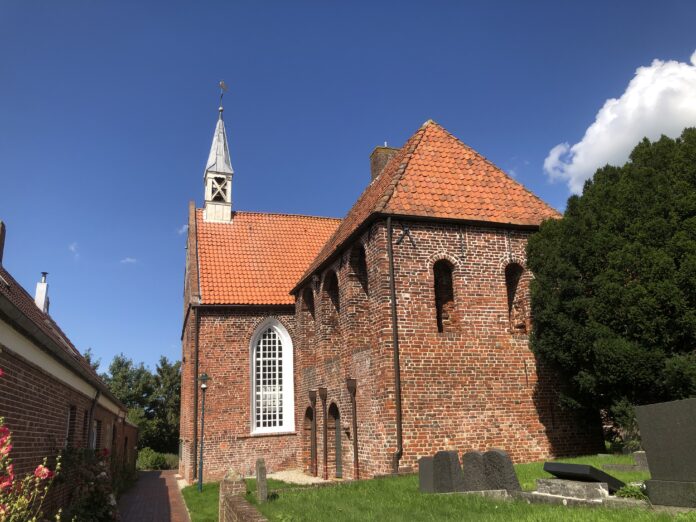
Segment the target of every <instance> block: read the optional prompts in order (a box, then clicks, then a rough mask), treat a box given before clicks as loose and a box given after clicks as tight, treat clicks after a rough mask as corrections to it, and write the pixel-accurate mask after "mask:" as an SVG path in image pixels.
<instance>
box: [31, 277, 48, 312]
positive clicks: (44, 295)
mask: <svg viewBox="0 0 696 522" xmlns="http://www.w3.org/2000/svg"><path fill="white" fill-rule="evenodd" d="M47 275H48V272H41V282H39V283H36V297H35V298H34V302H35V303H36V306H38V307H39V309H40V310H41V311H42V312H43V313H45V314H47V313H48V305H49V301H48V283H47V282H46V276H47Z"/></svg>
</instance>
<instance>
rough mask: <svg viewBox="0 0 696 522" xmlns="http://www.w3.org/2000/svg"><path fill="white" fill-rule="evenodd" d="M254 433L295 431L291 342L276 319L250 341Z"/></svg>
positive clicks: (262, 325)
mask: <svg viewBox="0 0 696 522" xmlns="http://www.w3.org/2000/svg"><path fill="white" fill-rule="evenodd" d="M251 370H252V386H251V389H252V397H251V403H252V413H253V415H252V417H253V419H252V421H253V424H252V431H253V432H254V433H270V432H279V431H292V430H294V429H295V416H294V407H293V402H294V397H293V389H294V386H293V370H292V340H291V339H290V335H289V334H288V332H287V330H286V329H285V327H284V326H283V325H282V324H280V322H279V321H278V320H276V319H267V320H266V321H264V322H263V323H262V324H261V325H260V326H259V327H258V328H257V329H256V332H255V333H254V335H253V336H252V339H251Z"/></svg>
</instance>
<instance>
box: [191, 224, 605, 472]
mask: <svg viewBox="0 0 696 522" xmlns="http://www.w3.org/2000/svg"><path fill="white" fill-rule="evenodd" d="M408 226H409V228H410V235H411V238H412V239H413V241H414V243H415V246H414V245H413V244H412V243H411V241H410V240H409V239H408V238H406V237H404V238H403V240H402V241H401V242H400V243H399V244H397V240H398V239H399V238H400V236H401V234H402V232H403V223H400V222H396V223H395V230H394V245H393V248H394V265H395V283H396V290H397V305H398V325H399V342H400V354H401V364H400V367H401V377H402V403H403V406H402V411H403V442H404V455H403V459H402V461H401V466H402V468H407V467H415V466H416V464H417V460H418V458H419V457H421V456H425V455H432V454H433V453H434V452H435V451H438V450H440V449H458V450H460V451H468V450H486V449H490V448H493V447H497V448H502V449H504V450H506V451H508V452H509V453H510V455H511V456H512V458H513V460H515V461H516V462H522V461H530V460H536V459H543V458H546V457H549V456H553V455H568V454H581V453H591V452H596V451H599V450H601V436H600V432H599V430H598V425H595V424H590V425H588V424H585V423H584V422H583V421H582V420H581V419H577V418H574V417H573V416H572V415H571V414H569V413H567V412H562V411H560V410H559V408H558V406H557V395H558V390H559V388H560V386H561V385H562V384H561V383H560V382H558V379H557V378H556V376H555V375H554V373H553V372H551V371H549V370H548V369H545V368H544V367H543V366H541V365H539V364H538V363H537V361H536V360H535V357H534V355H533V354H532V352H531V351H530V349H529V343H528V332H529V325H530V321H531V318H530V317H529V282H530V280H531V278H532V275H531V274H530V273H529V272H528V271H524V273H523V274H522V276H521V278H520V280H519V284H518V288H517V294H516V296H515V307H514V316H513V317H512V320H511V317H510V307H509V302H508V289H507V286H506V278H505V268H506V266H507V265H508V264H509V263H511V262H515V263H518V264H520V265H521V266H522V267H523V268H524V266H525V248H526V242H527V238H528V237H529V234H530V232H528V231H519V230H505V229H501V228H485V227H475V226H464V225H462V226H459V225H449V224H431V223H417V222H410V223H408ZM358 245H362V246H363V247H364V250H365V261H366V265H367V274H364V273H361V270H360V268H359V263H358V262H357V260H358V258H359V256H358V255H357V249H356V248H353V247H357V246H358ZM440 259H446V260H447V261H448V262H449V263H450V264H451V265H452V267H453V272H452V284H453V291H454V302H453V303H452V304H450V305H448V310H447V311H448V320H447V321H446V323H445V328H444V332H442V333H440V332H438V328H437V321H436V307H435V281H434V275H433V265H434V263H435V262H437V261H438V260H440ZM329 271H333V272H334V273H335V274H336V276H337V279H338V289H339V292H338V293H339V306H338V309H339V311H338V312H336V310H335V306H334V303H332V301H331V296H330V292H329V291H327V288H326V285H325V282H326V281H327V278H326V276H327V274H328V273H329ZM192 286H193V285H192V284H189V285H188V287H189V288H191V287H192ZM308 292H309V293H311V295H312V296H313V301H314V303H313V305H314V306H313V313H312V310H311V308H312V307H311V306H308V305H306V304H305V301H306V296H307V295H308ZM200 310H201V325H200V340H199V361H200V368H199V373H203V372H206V373H208V375H210V376H211V378H212V381H211V384H210V387H209V388H208V390H209V391H208V392H207V393H208V396H207V402H206V430H205V431H206V440H205V448H206V449H205V454H204V459H205V470H206V471H205V474H204V475H205V478H206V479H207V480H208V479H214V478H220V477H221V476H222V475H224V473H225V472H226V471H227V470H228V469H229V468H230V467H232V468H235V469H237V470H239V471H240V472H242V473H251V472H252V471H253V468H254V463H255V461H256V458H257V457H261V456H263V457H264V458H266V465H267V467H268V469H269V471H275V470H279V469H282V468H288V467H301V468H303V469H306V470H308V469H310V463H309V451H310V433H311V431H310V430H309V425H310V423H309V422H306V421H305V412H306V410H307V408H308V407H310V400H309V391H310V390H317V389H318V388H320V387H326V388H327V399H326V409H327V410H328V409H329V407H330V405H331V404H332V403H334V404H336V406H337V407H338V410H339V415H340V432H341V454H342V467H343V477H344V478H353V477H354V470H353V441H354V438H355V436H356V434H355V433H353V429H352V420H353V418H352V408H351V401H350V395H349V392H348V389H347V386H346V379H347V378H349V377H351V378H355V379H356V380H357V394H356V402H357V421H358V433H357V437H358V460H359V465H360V476H361V477H363V478H364V477H369V476H374V475H378V474H384V473H389V472H390V471H391V469H392V466H391V463H392V455H393V453H394V452H395V451H396V435H395V434H396V404H395V390H394V370H393V348H392V322H391V309H390V292H389V263H388V258H387V232H386V225H385V223H384V222H377V223H375V224H373V225H372V226H371V227H370V229H369V231H366V232H365V233H364V234H362V236H361V237H360V238H358V239H357V240H356V241H355V243H354V244H353V245H349V248H346V249H345V250H344V251H343V252H342V253H341V255H340V256H339V257H338V258H337V259H335V260H334V261H333V262H332V264H331V265H330V266H328V267H326V268H325V269H324V270H323V271H322V273H320V274H316V277H314V278H312V280H311V281H310V282H309V283H308V284H307V285H306V286H305V287H304V288H302V289H301V291H300V292H299V293H298V296H297V301H296V306H295V312H294V315H293V314H292V312H291V311H276V312H275V313H274V312H273V311H272V310H269V309H265V310H263V309H256V310H254V309H246V310H244V309H234V308H226V309H225V308H215V309H211V308H207V309H206V308H202V309H200ZM520 314H522V315H523V316H524V317H523V318H522V320H520ZM525 314H526V315H525ZM269 315H275V316H276V317H278V319H279V320H280V321H281V322H282V323H283V324H284V325H285V326H286V328H287V330H288V332H289V333H290V335H291V336H292V338H293V344H294V369H295V425H296V430H297V433H296V434H291V435H284V436H274V435H269V436H256V437H253V436H250V431H251V429H250V425H251V418H250V368H249V361H250V353H249V342H250V339H251V336H252V335H253V333H254V331H255V328H256V326H257V325H258V324H259V323H260V322H261V321H262V320H263V319H265V318H266V317H268V316H269ZM188 317H189V318H188V322H187V324H186V329H185V332H184V338H183V357H184V365H183V367H182V379H183V381H182V431H181V433H182V457H183V458H182V464H181V471H182V473H184V476H185V477H186V478H187V479H188V480H192V479H193V476H194V474H195V473H194V471H193V468H194V466H195V465H197V463H196V462H194V460H193V455H194V453H195V452H194V451H193V448H192V440H193V430H194V425H195V419H194V418H193V416H192V415H193V413H192V412H193V411H194V404H193V395H194V393H193V386H194V379H195V373H194V371H193V365H194V361H193V354H194V352H193V344H194V342H193V340H194V337H195V336H194V326H195V325H194V320H193V317H194V315H193V314H189V316H188ZM521 324H522V325H524V327H521V326H520V325H521ZM525 330H526V331H525ZM199 401H200V397H199ZM316 406H317V407H316V411H315V415H316V419H317V433H316V440H317V461H318V462H317V464H318V474H319V475H320V476H323V475H325V474H326V475H327V476H329V477H332V476H334V475H335V454H336V452H335V430H334V428H333V422H332V419H325V418H324V417H325V416H324V414H323V405H322V401H321V399H320V398H319V397H317V403H316ZM327 421H328V422H327ZM324 426H326V427H327V444H326V448H324V443H323V438H324V437H323V431H324ZM325 455H326V468H325V467H324V459H325Z"/></svg>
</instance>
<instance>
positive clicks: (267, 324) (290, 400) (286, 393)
mask: <svg viewBox="0 0 696 522" xmlns="http://www.w3.org/2000/svg"><path fill="white" fill-rule="evenodd" d="M269 328H271V329H273V330H274V331H275V333H276V335H277V336H278V338H279V339H280V342H281V345H282V358H283V371H282V386H283V389H282V392H281V393H282V395H281V397H282V401H283V402H282V409H283V423H282V424H281V425H279V426H270V427H268V426H267V427H263V426H261V427H257V426H256V420H257V419H256V345H257V344H258V342H259V339H260V338H261V336H262V335H263V334H264V333H265V332H266V331H267V330H268V329H269ZM293 359H294V353H293V346H292V339H291V338H290V334H289V333H288V331H287V330H286V329H285V327H284V326H283V325H282V324H281V323H280V321H278V320H277V319H276V318H274V317H269V318H268V319H266V320H264V321H263V322H262V323H261V324H259V326H258V327H257V328H256V330H255V331H254V334H253V335H252V336H251V342H250V343H249V370H250V371H249V377H250V379H249V382H250V384H251V386H250V388H251V389H250V392H251V393H250V395H251V410H250V411H251V415H250V420H251V434H252V435H260V434H267V433H291V432H294V431H295V383H294V369H293Z"/></svg>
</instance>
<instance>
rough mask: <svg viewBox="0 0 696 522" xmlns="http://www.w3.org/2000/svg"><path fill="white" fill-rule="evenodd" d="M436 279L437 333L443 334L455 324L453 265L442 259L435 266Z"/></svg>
mask: <svg viewBox="0 0 696 522" xmlns="http://www.w3.org/2000/svg"><path fill="white" fill-rule="evenodd" d="M433 275H434V279H435V312H436V315H437V331H438V332H440V333H442V332H446V331H448V330H450V329H451V327H452V325H453V323H454V286H453V284H452V265H451V264H450V263H449V261H447V260H445V259H441V260H440V261H438V262H436V263H435V264H434V265H433Z"/></svg>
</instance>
